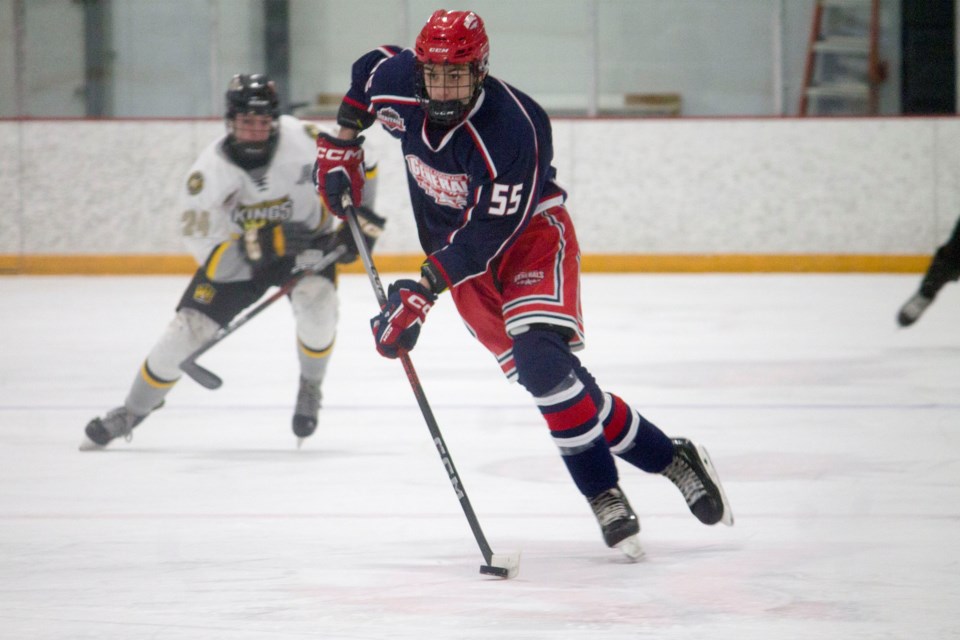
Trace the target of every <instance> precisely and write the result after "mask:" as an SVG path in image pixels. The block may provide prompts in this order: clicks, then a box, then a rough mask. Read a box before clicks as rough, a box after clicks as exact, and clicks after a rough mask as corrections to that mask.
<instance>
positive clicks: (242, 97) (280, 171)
mask: <svg viewBox="0 0 960 640" xmlns="http://www.w3.org/2000/svg"><path fill="white" fill-rule="evenodd" d="M225 102H226V112H225V118H224V123H225V125H226V132H225V133H224V134H223V135H222V136H220V137H219V138H218V139H216V140H214V141H212V142H211V143H210V144H209V145H207V147H206V148H205V149H204V150H203V151H202V152H201V153H200V155H199V157H198V158H197V159H196V161H195V162H194V163H193V165H192V166H191V167H190V170H189V171H188V172H187V174H185V176H184V181H183V190H182V191H181V193H180V205H181V211H182V222H183V225H182V227H181V231H182V233H183V240H184V243H185V245H186V246H187V248H188V249H189V250H190V252H191V253H192V254H193V256H194V257H195V258H196V260H197V263H198V265H199V266H198V268H197V270H196V273H195V274H194V276H193V279H192V280H191V281H190V283H189V284H188V285H187V288H186V290H185V291H184V292H183V296H182V297H181V299H180V302H179V304H178V305H177V309H176V314H175V315H174V317H173V319H172V321H171V322H170V324H169V325H168V326H167V328H166V330H165V331H164V333H163V334H162V335H161V336H160V338H159V339H158V341H157V343H156V344H155V345H154V346H153V348H152V349H151V350H150V353H149V354H148V355H147V358H146V360H145V361H144V363H143V365H142V366H141V367H140V369H139V371H137V373H136V375H135V376H134V379H133V382H132V384H131V386H130V389H129V391H128V393H127V396H126V398H125V400H124V402H123V404H122V405H120V406H118V407H116V408H114V409H112V410H110V411H109V412H107V414H106V415H105V416H103V417H96V418H94V419H92V420H91V421H90V422H89V423H88V424H87V426H86V428H85V429H84V436H83V440H82V442H81V443H80V449H81V450H84V451H87V450H96V449H102V448H103V447H105V446H107V445H108V444H109V443H110V442H112V441H113V440H115V439H116V438H120V437H123V438H127V439H129V438H130V436H131V435H132V431H133V429H134V427H137V426H138V425H139V424H140V423H141V422H143V420H144V419H145V418H146V417H147V415H149V414H150V413H151V412H152V411H154V410H155V409H157V408H159V407H160V406H161V405H162V404H163V401H164V398H165V397H166V396H167V394H168V393H169V392H170V391H171V390H172V388H173V387H174V385H175V384H176V383H177V381H178V380H179V379H180V377H181V374H182V372H181V371H180V368H179V365H180V363H181V362H182V361H183V360H184V358H186V357H187V356H188V355H189V354H190V353H192V352H193V351H194V350H195V349H197V348H198V347H200V346H201V345H203V344H204V343H205V342H206V341H207V340H209V339H210V338H212V337H213V336H214V335H215V334H216V333H217V331H218V330H219V329H220V328H221V327H224V326H227V325H228V324H229V323H230V321H231V320H233V319H234V318H235V317H236V316H237V315H238V314H239V313H240V312H241V311H242V310H243V309H245V308H246V307H248V306H250V305H252V304H253V303H255V302H256V301H257V300H258V299H259V298H260V297H261V296H263V295H264V294H265V293H266V292H267V291H268V290H269V289H270V288H271V287H274V286H279V285H282V284H284V283H285V282H286V281H287V280H288V279H290V278H291V277H292V275H293V274H294V273H295V272H296V271H297V270H299V269H303V268H306V269H309V268H310V266H311V264H314V265H317V264H319V261H318V260H319V258H321V257H322V254H323V253H328V252H330V251H331V250H333V249H334V248H335V247H337V246H340V245H343V246H344V247H345V249H346V252H345V253H344V254H343V255H342V256H341V257H340V258H339V259H338V262H352V261H354V260H356V259H357V257H358V254H357V250H356V246H355V245H354V243H353V238H352V236H351V235H350V233H349V228H348V227H347V226H345V225H341V226H340V227H339V228H337V227H336V225H335V223H334V222H335V221H334V220H333V217H332V216H330V215H329V214H328V213H327V212H326V211H325V210H324V209H323V207H321V206H320V201H319V200H318V198H317V193H316V190H315V188H314V186H313V179H312V175H311V174H312V167H313V162H314V157H315V152H316V143H315V141H314V140H315V138H316V135H317V127H316V126H314V125H312V124H308V123H306V122H302V121H300V120H298V119H297V118H294V117H292V116H287V115H280V104H279V97H278V94H277V90H276V85H275V84H274V82H273V81H272V80H271V79H270V78H269V77H267V76H265V75H263V74H258V73H254V74H246V73H244V74H237V75H235V76H234V77H233V78H232V79H231V80H230V83H229V85H228V86H227V91H226V94H225ZM367 168H368V169H369V170H370V178H371V179H370V181H369V182H368V183H367V185H366V187H367V188H366V192H367V200H368V204H371V205H372V202H370V200H371V199H372V198H373V194H374V189H375V184H376V181H375V180H374V177H375V172H376V168H375V167H374V166H372V165H368V167H367ZM361 170H363V169H361ZM364 211H365V213H364V215H365V218H366V220H367V223H368V224H369V225H373V226H374V227H382V226H383V224H384V222H385V221H384V220H383V219H382V218H380V217H379V216H378V215H376V214H375V213H374V212H373V211H371V210H369V209H365V210H364ZM368 228H370V227H368ZM368 242H369V244H370V246H372V243H373V238H372V237H370V238H368ZM288 296H289V299H290V304H291V309H292V311H293V316H294V320H295V323H296V347H297V356H298V360H299V368H300V385H299V389H298V391H297V400H296V405H295V408H294V414H293V420H292V427H293V432H294V434H295V435H296V436H297V438H298V439H299V441H302V440H303V439H304V438H307V437H309V436H310V435H312V434H313V433H314V431H315V430H316V428H317V417H318V412H319V408H320V403H321V384H322V382H323V378H324V376H325V373H326V369H327V363H328V361H329V356H330V354H331V352H332V350H333V342H334V336H335V334H336V328H337V317H338V308H337V307H338V299H337V290H336V265H333V264H331V265H330V266H329V267H327V268H324V269H322V270H320V271H319V273H311V274H309V275H307V276H305V277H304V278H303V279H301V280H300V281H299V282H298V283H297V284H296V286H295V287H294V288H293V289H291V291H290V293H289V294H288Z"/></svg>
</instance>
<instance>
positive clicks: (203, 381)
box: [180, 358, 223, 389]
mask: <svg viewBox="0 0 960 640" xmlns="http://www.w3.org/2000/svg"><path fill="white" fill-rule="evenodd" d="M180 370H181V371H183V372H184V373H185V374H187V375H188V376H190V377H191V378H193V379H194V380H195V381H196V382H197V384H199V385H200V386H201V387H206V388H207V389H219V388H220V387H221V386H223V380H222V379H221V378H220V376H218V375H217V374H215V373H214V372H213V371H210V370H209V369H204V368H203V367H201V366H200V365H199V364H197V363H196V361H195V360H190V359H189V358H188V359H187V360H184V361H183V362H181V363H180Z"/></svg>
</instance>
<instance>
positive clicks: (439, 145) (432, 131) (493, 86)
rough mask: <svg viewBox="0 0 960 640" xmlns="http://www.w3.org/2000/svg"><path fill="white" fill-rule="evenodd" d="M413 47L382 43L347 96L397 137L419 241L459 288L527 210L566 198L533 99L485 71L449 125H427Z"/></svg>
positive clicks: (359, 69)
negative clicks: (467, 105) (464, 111)
mask: <svg viewBox="0 0 960 640" xmlns="http://www.w3.org/2000/svg"><path fill="white" fill-rule="evenodd" d="M415 61H416V60H415V57H414V53H413V51H412V50H410V49H400V48H399V47H389V46H387V47H381V48H379V49H376V50H374V51H371V52H370V53H368V54H366V55H365V56H363V57H362V58H360V59H359V60H357V62H356V63H354V65H353V76H352V83H351V87H350V90H349V91H348V92H347V95H346V96H345V97H344V100H345V101H346V102H347V103H348V104H350V105H352V106H354V107H358V108H361V109H366V110H368V111H369V112H371V113H374V114H376V116H377V120H379V122H380V124H381V125H382V126H383V128H384V129H386V130H387V131H388V132H389V133H390V134H391V135H393V136H394V137H395V138H398V139H399V140H400V143H401V149H402V151H403V157H404V162H405V164H406V169H407V182H408V186H409V189H410V200H411V204H412V205H413V214H414V216H415V218H416V223H417V231H418V233H419V237H420V244H421V246H422V247H423V250H424V251H425V252H426V254H427V255H428V256H430V259H431V260H432V261H433V262H434V264H436V266H438V267H439V268H440V270H441V271H442V272H443V274H444V276H445V278H446V280H447V282H448V284H449V285H451V286H455V285H457V284H459V283H461V282H463V281H464V280H467V279H469V278H472V277H474V276H476V275H479V274H481V273H483V272H485V271H486V270H487V269H488V267H489V266H490V263H491V262H492V261H493V260H494V259H495V258H496V257H497V256H498V255H500V254H501V253H502V252H503V251H504V250H505V249H506V248H507V247H508V246H510V245H511V244H512V243H514V242H515V241H516V240H517V238H518V237H519V236H520V234H521V232H522V230H523V229H524V227H525V226H526V225H527V223H528V222H529V220H530V218H531V216H533V215H534V214H536V213H537V212H539V211H543V210H546V209H549V208H550V207H554V206H557V205H560V204H563V202H564V200H565V198H566V194H565V193H564V191H563V190H562V189H561V188H560V187H559V186H557V184H556V183H555V182H554V178H555V176H556V170H555V169H554V168H553V166H552V165H551V163H552V161H553V139H552V134H551V129H550V120H549V118H548V117H547V114H546V113H545V112H544V111H543V109H542V108H541V107H540V105H538V104H537V103H536V102H535V101H534V100H533V99H532V98H530V97H529V96H527V95H526V94H524V93H522V92H520V91H518V90H517V89H515V88H513V87H511V86H510V85H508V84H507V83H505V82H502V81H501V80H498V79H496V78H493V77H490V76H488V77H487V78H486V80H485V81H484V83H483V88H482V91H481V93H480V96H479V98H478V99H477V102H476V104H475V105H474V108H473V109H472V110H471V111H470V113H469V115H468V116H467V118H466V119H465V120H464V121H463V122H461V123H460V124H458V125H456V126H455V127H453V128H438V127H435V126H432V125H429V124H428V123H427V120H426V113H425V112H424V110H423V109H422V107H421V106H420V103H419V102H418V100H417V98H416V92H415V81H416V77H415V74H416V73H417V71H416V67H415Z"/></svg>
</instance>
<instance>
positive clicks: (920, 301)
mask: <svg viewBox="0 0 960 640" xmlns="http://www.w3.org/2000/svg"><path fill="white" fill-rule="evenodd" d="M932 303H933V297H932V296H925V295H923V293H921V292H919V291H918V292H916V293H915V294H913V295H912V296H911V297H910V299H909V300H907V301H906V302H905V303H904V305H903V306H902V307H900V313H898V314H897V324H899V325H900V326H901V327H909V326H910V325H912V324H913V323H914V322H916V321H917V320H919V319H920V316H922V315H923V312H924V311H926V310H927V307H929V306H930V305H931V304H932Z"/></svg>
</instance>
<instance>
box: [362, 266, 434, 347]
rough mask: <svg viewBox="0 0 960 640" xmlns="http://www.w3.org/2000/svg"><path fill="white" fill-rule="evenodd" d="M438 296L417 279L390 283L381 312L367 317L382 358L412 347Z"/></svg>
mask: <svg viewBox="0 0 960 640" xmlns="http://www.w3.org/2000/svg"><path fill="white" fill-rule="evenodd" d="M436 301H437V296H435V295H433V294H432V293H430V292H429V291H428V290H427V289H426V287H424V286H423V285H421V284H420V283H419V282H417V281H416V280H397V281H396V282H394V283H393V284H391V285H390V288H389V289H388V295H387V304H386V306H384V307H383V310H382V311H381V312H380V315H378V316H376V317H374V318H373V319H371V320H370V328H371V329H372V330H373V337H374V339H375V340H376V342H377V351H379V352H380V355H382V356H383V357H385V358H396V357H397V356H399V355H400V354H401V353H406V352H407V351H410V350H411V349H413V347H414V345H415V344H417V338H418V337H420V326H421V325H422V324H423V322H424V320H426V319H427V312H428V311H430V307H432V306H433V303H434V302H436Z"/></svg>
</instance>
